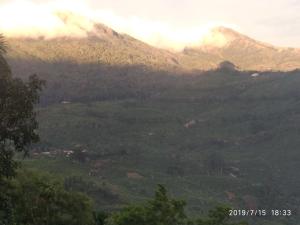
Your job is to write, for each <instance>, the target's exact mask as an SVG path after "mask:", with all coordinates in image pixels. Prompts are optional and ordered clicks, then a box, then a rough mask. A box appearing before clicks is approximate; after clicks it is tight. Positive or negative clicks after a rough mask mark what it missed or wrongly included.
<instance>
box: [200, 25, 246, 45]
mask: <svg viewBox="0 0 300 225" xmlns="http://www.w3.org/2000/svg"><path fill="white" fill-rule="evenodd" d="M241 39H244V40H247V39H248V40H249V39H250V38H248V37H246V36H244V35H242V34H240V33H238V32H237V31H235V30H233V29H231V28H227V27H223V26H220V27H214V28H212V29H211V30H210V31H209V32H208V33H207V34H206V35H204V36H203V38H202V39H201V41H200V47H209V48H210V47H217V48H223V47H226V46H228V45H230V44H231V43H232V42H233V41H236V40H241Z"/></svg>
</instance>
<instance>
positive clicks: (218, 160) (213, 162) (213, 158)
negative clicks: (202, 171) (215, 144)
mask: <svg viewBox="0 0 300 225" xmlns="http://www.w3.org/2000/svg"><path fill="white" fill-rule="evenodd" d="M204 163H205V167H206V170H207V173H208V175H211V174H219V175H223V171H224V169H225V160H224V158H223V155H222V154H221V153H219V152H212V153H210V154H209V155H208V156H207V158H206V160H205V162H204Z"/></svg>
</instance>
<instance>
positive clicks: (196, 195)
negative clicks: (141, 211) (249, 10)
mask: <svg viewBox="0 0 300 225" xmlns="http://www.w3.org/2000/svg"><path fill="white" fill-rule="evenodd" d="M60 17H61V19H62V20H63V21H64V22H65V23H68V24H71V25H72V26H75V27H77V29H79V30H81V31H82V32H83V33H84V36H83V37H59V38H54V39H48V38H46V37H43V36H41V37H40V38H24V37H23V38H10V39H8V40H7V45H8V47H9V49H8V54H7V55H6V58H7V59H8V62H9V64H10V65H11V67H12V71H13V73H14V74H15V75H16V76H18V77H22V78H23V77H26V76H28V75H30V74H32V73H36V74H38V75H39V76H40V77H41V78H43V79H45V80H46V81H47V87H46V89H45V90H44V92H43V94H42V102H41V103H42V104H41V105H39V107H38V108H37V111H38V117H39V123H40V128H39V133H40V134H41V142H40V143H39V144H38V145H35V146H33V147H32V151H31V155H30V158H28V159H26V160H25V162H24V163H25V165H26V167H31V168H32V167H34V168H38V169H41V170H46V171H50V172H52V173H55V174H60V177H61V179H62V180H64V181H65V183H66V184H69V183H72V182H74V183H75V184H76V185H78V187H77V188H78V189H80V190H81V191H82V190H84V191H85V192H86V193H87V194H88V195H89V196H91V197H92V198H93V199H95V201H96V205H97V207H98V208H99V209H105V210H111V209H113V210H115V209H118V208H120V206H122V205H124V204H127V203H129V202H132V201H136V202H140V201H142V200H144V199H145V198H148V197H149V196H150V195H151V193H152V190H153V188H154V186H155V185H156V184H158V183H163V184H165V185H166V186H167V187H168V189H170V190H171V192H172V193H174V194H176V195H177V196H181V197H182V198H183V199H187V201H188V203H189V206H190V208H189V213H190V214H192V215H195V214H199V213H204V212H205V210H207V209H209V208H211V207H212V206H215V205H217V204H219V203H226V204H229V205H231V206H232V207H235V208H245V207H248V208H251V207H254V208H282V209H292V210H293V212H295V216H294V217H293V218H283V217H281V218H279V219H278V218H263V219H262V220H261V218H252V219H249V220H250V222H251V224H259V225H261V224H266V225H270V224H271V225H274V224H276V225H277V224H278V225H283V224H284V225H285V224H292V225H296V224H297V220H299V216H297V213H298V212H299V210H300V209H299V205H300V198H299V196H300V193H299V190H300V180H299V174H298V171H299V169H300V168H299V163H298V162H299V152H298V146H299V144H300V143H299V140H300V139H299V128H298V127H297V126H298V123H299V122H300V120H299V118H300V114H299V113H300V105H299V102H300V94H299V84H300V73H299V70H294V71H292V72H261V71H260V72H259V73H257V74H256V75H255V76H251V75H253V72H248V71H243V70H245V69H247V70H270V69H272V70H293V69H295V68H297V67H299V66H300V65H299V64H300V58H299V55H300V53H299V50H296V49H280V48H276V47H273V46H270V45H267V44H264V43H260V42H257V41H255V40H253V39H251V38H249V37H247V36H244V35H241V34H239V33H237V32H235V31H233V30H230V29H227V28H217V29H215V30H213V31H212V33H211V34H208V37H207V38H206V39H204V40H202V43H200V44H199V46H198V47H187V48H186V49H185V50H184V51H183V52H181V53H175V52H170V51H167V50H162V49H156V48H154V47H151V46H149V45H147V44H145V43H143V42H141V41H139V40H136V39H134V38H132V37H130V36H128V35H125V34H120V33H118V32H116V31H114V30H112V29H110V28H108V27H106V26H104V25H101V24H92V28H91V29H89V30H85V29H83V28H82V26H81V25H80V24H78V23H77V20H76V16H75V18H74V15H72V14H62V15H60ZM209 35H210V36H209ZM214 40H215V41H214ZM216 40H217V41H216ZM216 43H217V44H216ZM224 60H229V61H231V62H233V63H234V64H235V65H237V66H238V67H239V68H240V71H238V70H226V69H224V68H223V69H222V68H219V69H216V70H209V69H211V68H215V67H217V66H218V65H219V63H220V62H222V61H224ZM203 70H208V71H206V72H205V71H203ZM261 221H263V222H262V223H261Z"/></svg>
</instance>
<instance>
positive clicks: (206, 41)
mask: <svg viewBox="0 0 300 225" xmlns="http://www.w3.org/2000/svg"><path fill="white" fill-rule="evenodd" d="M183 54H184V56H187V57H186V60H185V61H184V63H185V64H187V65H188V66H190V67H192V68H195V69H198V68H199V67H201V60H203V59H205V60H206V61H209V62H210V65H211V66H212V67H215V66H217V65H218V64H219V63H220V62H222V61H224V60H228V61H231V62H233V63H234V64H235V65H237V66H238V67H239V68H240V69H241V70H259V71H265V70H281V71H288V70H294V69H297V68H300V50H299V49H294V48H279V47H275V46H272V45H269V44H266V43H263V42H259V41H256V40H254V39H252V38H250V37H248V36H245V35H243V34H240V33H238V32H236V31H234V30H232V29H229V28H225V27H217V28H214V29H212V30H211V31H210V32H209V33H208V34H207V35H206V36H205V37H204V38H203V40H201V42H200V43H199V46H198V47H186V48H185V49H184V51H183Z"/></svg>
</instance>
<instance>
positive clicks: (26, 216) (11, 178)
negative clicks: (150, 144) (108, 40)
mask: <svg viewBox="0 0 300 225" xmlns="http://www.w3.org/2000/svg"><path fill="white" fill-rule="evenodd" d="M0 46H2V43H0ZM1 49H2V47H0V50H1ZM1 60H2V61H3V63H1V64H0V66H1V69H0V72H1V73H0V87H1V89H0V90H1V93H0V107H1V108H0V126H1V127H0V224H1V225H67V224H68V225H94V224H97V225H99V224H102V225H105V224H108V225H109V224H111V225H113V224H114V225H125V224H136V225H142V224H145V223H146V224H153V225H155V224H157V225H158V224H159V225H170V224H174V225H176V224H178V225H184V224H189V225H192V224H193V222H192V221H188V219H187V216H186V215H185V212H184V208H183V207H184V202H182V201H178V200H173V199H169V197H168V196H167V192H166V189H165V188H164V187H163V186H159V189H158V191H157V192H156V195H155V198H154V200H152V201H149V202H148V203H147V204H146V205H145V206H132V207H128V208H125V209H123V210H121V211H120V212H112V213H111V214H110V215H108V214H106V213H97V212H93V206H92V201H91V200H90V199H89V198H88V197H87V196H86V195H85V194H83V193H80V192H78V190H80V189H82V191H83V192H87V193H89V194H90V193H91V192H94V191H96V192H97V191H98V190H99V188H98V187H97V186H94V187H93V188H92V186H93V185H94V183H85V181H83V180H82V179H81V178H79V179H78V178H77V177H69V178H68V179H65V180H64V182H62V181H61V180H60V179H59V177H58V176H56V177H52V176H50V175H46V174H44V173H38V172H33V171H28V170H26V169H25V170H24V169H23V168H22V167H20V164H18V163H17V160H16V158H15V157H14V156H15V153H16V152H19V153H23V154H25V156H26V154H27V153H28V146H29V145H31V144H33V143H36V142H37V141H38V140H39V136H38V134H37V133H36V130H37V127H38V123H37V121H36V113H35V112H34V105H35V104H36V103H37V102H38V100H39V92H40V91H41V89H42V85H43V82H42V81H41V80H39V79H38V78H37V77H36V76H31V77H30V79H29V81H28V82H24V81H22V80H20V79H15V78H13V77H12V76H11V74H10V69H9V67H8V66H7V64H6V63H5V60H4V59H3V58H1ZM86 152H87V151H85V150H80V149H76V151H73V152H72V159H73V160H74V161H77V162H79V163H84V162H85V161H86V160H87V159H88V158H87V157H88V156H87V155H86ZM46 155H48V154H46ZM69 156H70V155H69ZM86 187H88V188H89V189H87V188H86ZM216 212H217V213H215V214H210V220H208V222H205V223H210V224H216V222H222V223H223V224H225V222H224V221H225V220H227V219H228V218H229V215H228V213H229V212H228V210H227V209H222V210H221V211H216ZM199 221H200V222H199V224H202V220H199ZM210 221H212V222H213V223H211V222H210ZM132 222H133V223H132Z"/></svg>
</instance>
